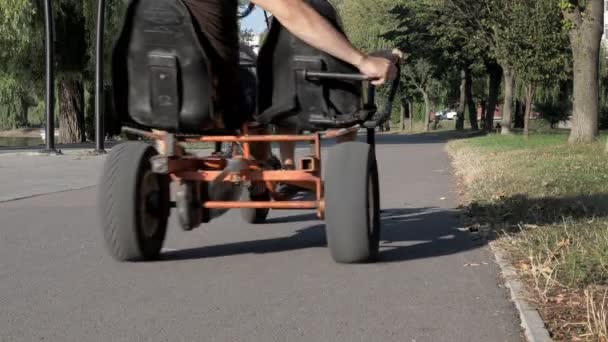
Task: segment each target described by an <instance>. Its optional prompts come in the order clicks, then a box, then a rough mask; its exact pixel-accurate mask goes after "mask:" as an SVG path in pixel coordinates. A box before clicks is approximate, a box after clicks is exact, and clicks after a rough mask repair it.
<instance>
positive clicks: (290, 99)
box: [99, 0, 399, 263]
mask: <svg viewBox="0 0 608 342" xmlns="http://www.w3.org/2000/svg"><path fill="white" fill-rule="evenodd" d="M309 3H310V4H311V5H312V6H313V7H314V8H315V9H317V10H318V11H319V13H321V14H322V15H324V16H325V17H326V18H328V19H329V20H330V21H331V22H332V23H334V24H335V25H336V27H337V28H340V26H339V24H338V16H337V13H336V11H335V10H334V8H333V7H332V6H331V5H330V4H329V2H327V1H326V0H309ZM249 9H251V6H250V8H249ZM249 12H250V11H249ZM201 45H202V44H200V42H199V41H198V38H197V36H196V34H195V30H194V28H193V23H192V18H191V17H190V15H189V12H188V11H187V9H186V7H185V6H184V5H183V3H182V2H181V0H145V1H144V0H132V1H131V2H130V4H129V7H128V11H127V14H126V16H125V21H124V26H123V30H122V32H121V33H120V37H119V38H118V39H117V41H116V43H115V46H114V50H113V64H112V74H113V83H114V84H113V88H114V93H113V97H114V102H115V106H116V110H117V111H119V112H120V113H127V118H128V119H131V120H132V122H135V123H137V125H138V128H134V127H131V126H125V127H123V131H125V132H128V133H130V134H135V135H140V136H142V137H145V138H148V139H151V140H153V141H154V142H155V144H150V143H146V142H141V141H137V142H126V143H122V144H120V145H118V146H116V147H114V148H113V149H112V150H111V152H110V153H109V155H108V158H107V160H106V163H105V167H104V170H103V175H102V178H101V181H100V182H101V183H100V185H99V191H100V195H99V196H100V197H99V207H100V212H101V220H102V226H103V231H104V237H105V242H106V245H107V247H108V250H109V252H110V254H111V255H112V256H113V257H114V258H115V259H117V260H119V261H142V260H154V259H156V258H158V257H159V255H160V253H161V249H162V246H163V242H164V240H165V235H166V231H167V226H168V218H169V216H170V214H171V213H172V212H174V214H175V215H178V218H179V223H180V225H181V227H182V228H183V229H184V230H186V231H190V230H193V229H195V228H197V227H199V226H201V225H202V224H204V223H208V222H209V221H211V220H212V219H214V218H217V217H219V216H220V215H222V214H223V213H225V212H226V211H227V210H230V209H240V210H241V211H242V214H243V215H242V216H243V218H244V219H245V221H247V222H248V223H252V224H260V223H263V222H264V221H265V220H266V218H267V216H268V214H269V211H270V210H271V209H276V210H280V209H290V210H294V209H301V210H316V212H317V214H318V217H319V218H320V219H324V221H325V225H326V229H325V230H326V237H327V243H328V247H329V250H330V252H331V256H332V257H333V259H334V261H335V262H338V263H360V262H373V261H374V260H376V257H377V254H378V250H379V240H380V231H381V226H380V194H379V180H378V167H377V162H376V158H375V128H377V127H378V126H379V125H381V124H382V123H383V122H385V121H386V119H387V118H388V116H389V115H390V110H388V109H387V110H384V111H381V110H378V108H377V106H376V104H375V89H374V87H373V86H372V85H371V84H370V80H369V79H367V78H366V77H364V76H363V75H361V74H359V73H358V72H357V70H356V69H354V68H353V67H351V66H350V65H347V64H345V63H343V62H341V61H339V60H337V59H335V58H333V57H331V56H330V55H327V54H325V53H322V52H320V51H318V50H316V49H314V48H312V47H310V46H308V45H307V44H305V43H303V42H302V41H300V40H298V39H297V38H295V37H294V36H293V35H291V34H290V33H289V32H288V31H287V30H286V29H285V28H284V27H282V26H281V25H280V23H279V22H278V21H276V20H273V21H272V22H271V24H270V28H269V33H268V36H267V38H266V40H265V42H264V44H263V46H262V47H261V50H260V52H259V56H258V57H257V60H255V61H253V62H255V63H253V64H252V63H251V62H252V61H249V62H247V61H246V60H243V61H242V64H241V68H242V70H241V71H242V72H243V76H245V77H243V79H244V80H245V81H243V82H242V83H243V85H242V89H241V93H240V95H239V96H241V98H240V99H239V101H242V102H243V103H244V105H243V107H247V106H248V105H249V106H251V105H253V106H254V108H253V110H255V113H256V114H255V119H256V120H255V122H252V123H246V124H244V125H243V126H242V128H240V129H237V130H234V131H230V132H225V131H217V130H205V129H200V127H203V126H204V124H205V123H207V122H211V121H213V120H214V119H215V116H216V113H214V111H213V107H212V84H211V81H210V80H211V79H212V78H211V75H212V73H213V70H211V69H210V68H209V63H208V60H207V58H206V51H205V50H204V48H203V47H202V46H201ZM249 56H250V57H251V55H249ZM398 84H399V82H398V80H395V82H394V83H393V84H392V85H391V88H390V91H389V104H390V103H391V102H392V100H393V98H394V96H395V92H396V89H397V86H398ZM252 94H253V95H252ZM388 107H390V105H389V106H388ZM125 121H129V120H127V119H125ZM271 125H272V126H279V127H285V126H286V127H291V128H297V129H298V130H299V131H306V132H312V133H310V134H302V135H261V134H259V127H265V126H271ZM142 127H143V128H145V129H142ZM359 130H366V131H367V143H363V142H344V143H339V144H337V145H335V146H333V147H331V149H330V151H329V155H328V157H327V162H326V163H324V164H323V165H322V163H321V160H322V156H321V145H322V142H323V141H326V140H329V139H336V138H339V137H341V136H343V135H346V134H351V133H353V132H357V131H359ZM189 142H207V143H216V144H219V143H227V144H234V145H237V146H238V147H239V148H237V149H233V153H232V154H231V155H229V156H226V155H224V154H217V153H212V154H210V155H208V156H204V157H202V156H197V155H194V154H191V153H188V151H187V145H186V143H189ZM260 142H266V143H277V142H305V143H308V144H310V145H311V153H310V155H309V156H306V157H304V158H301V159H300V160H299V161H298V163H297V167H296V169H295V170H292V171H286V170H277V168H276V167H272V166H269V163H267V161H261V160H255V159H254V158H253V157H252V155H251V146H252V144H254V143H260ZM278 183H285V184H292V185H296V186H298V187H300V188H304V189H308V190H309V191H310V195H311V196H310V197H311V198H313V199H311V200H308V201H302V200H292V199H291V198H285V196H283V195H281V194H279V193H277V192H276V191H275V189H276V185H277V184H278ZM313 195H314V196H313Z"/></svg>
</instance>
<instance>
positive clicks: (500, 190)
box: [449, 134, 608, 342]
mask: <svg viewBox="0 0 608 342" xmlns="http://www.w3.org/2000/svg"><path fill="white" fill-rule="evenodd" d="M449 151H450V154H451V155H452V157H453V164H454V167H455V170H456V172H457V174H458V176H459V179H460V182H461V186H462V189H463V199H464V203H463V205H464V207H465V209H466V211H465V212H466V219H467V220H469V221H470V222H469V224H471V225H476V226H481V227H492V229H491V231H492V233H494V234H493V237H495V238H497V239H498V240H499V243H500V244H501V246H503V248H505V249H506V250H508V251H509V252H510V254H511V257H512V261H513V263H514V264H515V265H516V266H517V268H518V270H519V274H520V275H521V277H522V279H524V280H525V282H526V283H527V284H528V286H529V289H530V291H531V293H532V294H533V295H534V298H533V300H535V301H536V303H537V304H538V305H539V307H540V308H541V312H542V313H543V316H544V317H545V318H546V319H547V320H548V324H549V326H550V327H551V332H552V333H553V335H554V338H555V339H556V340H563V341H571V340H577V339H579V340H589V341H606V342H608V340H607V339H606V312H607V310H608V308H607V307H606V300H605V299H606V297H605V293H604V296H600V297H598V296H597V295H595V294H594V293H595V292H592V290H590V289H592V288H598V287H601V286H606V285H608V155H607V154H606V153H605V145H604V144H603V143H596V144H590V145H586V146H578V147H573V146H568V145H567V144H566V136H563V135H556V134H549V135H535V136H532V137H531V138H530V139H527V140H526V139H523V138H522V137H519V136H512V137H501V136H488V137H482V138H473V139H467V140H460V141H453V142H451V143H450V144H449ZM585 294H586V295H585Z"/></svg>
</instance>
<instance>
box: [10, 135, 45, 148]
mask: <svg viewBox="0 0 608 342" xmlns="http://www.w3.org/2000/svg"><path fill="white" fill-rule="evenodd" d="M39 145H44V141H43V140H42V138H23V137H0V147H35V146H39Z"/></svg>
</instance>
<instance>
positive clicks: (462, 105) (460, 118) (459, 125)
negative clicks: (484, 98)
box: [456, 70, 467, 131]
mask: <svg viewBox="0 0 608 342" xmlns="http://www.w3.org/2000/svg"><path fill="white" fill-rule="evenodd" d="M466 89H467V75H466V72H465V71H464V70H462V71H461V72H460V102H459V104H458V114H457V117H456V130H458V131H462V130H464V111H465V109H466V107H467V94H466Z"/></svg>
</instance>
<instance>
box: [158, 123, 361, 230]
mask: <svg viewBox="0 0 608 342" xmlns="http://www.w3.org/2000/svg"><path fill="white" fill-rule="evenodd" d="M358 130H359V127H358V126H355V127H352V128H348V129H341V130H333V131H329V132H327V133H325V134H324V135H321V134H309V135H261V134H255V133H252V134H250V133H249V130H248V129H247V128H244V130H243V132H244V134H243V135H235V136H204V137H187V138H179V137H178V138H177V140H176V141H175V142H174V144H176V145H177V144H179V143H180V142H207V143H216V142H222V143H233V144H237V143H240V144H242V149H243V153H242V155H236V156H234V157H233V159H234V160H238V161H240V162H241V165H243V166H242V167H241V168H240V170H238V171H235V172H229V173H227V172H225V171H224V169H225V168H226V166H227V165H228V159H226V158H223V157H221V156H213V155H212V156H208V157H196V156H190V155H185V154H184V155H177V156H175V157H172V158H169V162H168V170H169V175H170V176H171V178H172V180H173V181H175V182H182V181H194V182H209V183H210V182H229V183H244V184H249V183H250V184H259V185H262V184H263V185H265V186H266V188H267V189H268V191H269V192H270V194H271V201H267V202H263V201H233V202H220V201H209V202H205V203H203V207H204V208H208V209H237V208H255V209H258V208H259V209H315V210H316V211H317V215H318V217H319V218H320V219H323V217H324V214H325V203H324V194H323V188H324V183H323V180H322V177H321V142H322V140H325V139H334V138H340V137H342V136H345V135H348V134H351V133H353V132H356V131H358ZM167 136H168V135H167V134H166V133H164V132H155V133H152V134H150V137H152V138H154V139H156V140H157V141H160V142H161V143H169V140H168V139H167ZM261 142H265V143H272V142H277V143H280V142H308V143H310V144H311V145H313V147H314V149H312V152H313V153H311V155H310V156H307V157H304V158H302V159H301V160H300V163H299V165H298V167H297V168H296V169H295V170H289V171H288V170H281V171H276V170H266V169H264V168H263V166H262V163H261V162H260V161H258V160H255V158H253V157H252V155H251V144H252V143H261ZM161 153H162V152H161ZM277 183H286V184H292V185H297V186H299V187H302V188H305V189H308V190H311V191H312V192H314V193H315V195H316V200H314V201H297V200H288V199H285V198H283V197H282V196H281V195H280V194H278V193H276V192H275V191H274V189H275V188H276V184H277Z"/></svg>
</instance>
